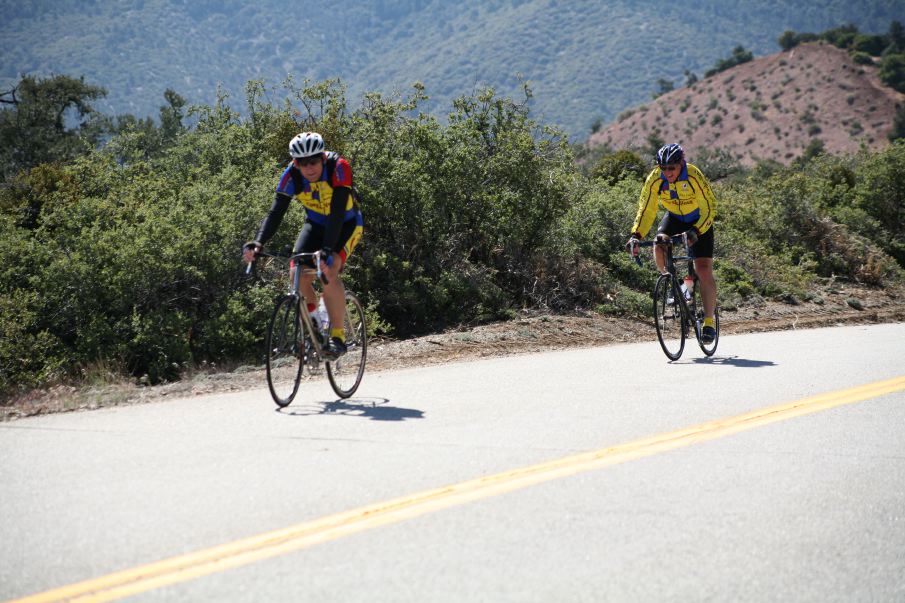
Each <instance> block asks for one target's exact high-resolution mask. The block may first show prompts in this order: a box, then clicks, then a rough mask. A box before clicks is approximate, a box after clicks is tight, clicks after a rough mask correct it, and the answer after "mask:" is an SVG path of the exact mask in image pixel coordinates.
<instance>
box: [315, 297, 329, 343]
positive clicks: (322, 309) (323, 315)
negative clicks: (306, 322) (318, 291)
mask: <svg viewBox="0 0 905 603" xmlns="http://www.w3.org/2000/svg"><path fill="white" fill-rule="evenodd" d="M314 315H315V317H316V318H317V325H318V327H319V328H320V330H321V336H322V337H323V338H324V341H326V337H327V333H329V332H330V315H329V314H327V306H325V305H324V298H323V296H321V299H320V302H318V304H317V310H315V311H314Z"/></svg>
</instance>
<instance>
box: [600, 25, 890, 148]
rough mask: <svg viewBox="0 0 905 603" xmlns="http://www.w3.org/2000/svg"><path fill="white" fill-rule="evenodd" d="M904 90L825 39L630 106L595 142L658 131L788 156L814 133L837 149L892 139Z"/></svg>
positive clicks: (690, 142)
mask: <svg viewBox="0 0 905 603" xmlns="http://www.w3.org/2000/svg"><path fill="white" fill-rule="evenodd" d="M903 102H905V94H901V93H899V92H896V91H895V90H893V89H892V88H889V87H887V86H885V85H884V84H883V83H882V82H881V81H880V79H879V77H878V76H877V68H876V67H875V66H871V65H866V66H865V65H859V64H857V63H855V62H854V61H852V59H851V57H850V56H849V54H848V52H846V51H845V50H842V49H839V48H836V47H835V46H832V45H830V44H826V43H823V42H817V43H811V44H803V45H801V46H798V47H796V48H794V49H792V50H790V51H787V52H780V53H778V54H774V55H771V56H768V57H763V58H759V59H755V60H753V61H750V62H748V63H744V64H742V65H739V66H737V67H734V68H732V69H729V70H727V71H724V72H722V73H718V74H716V75H714V76H711V77H709V78H706V79H703V80H700V81H698V82H697V83H695V84H694V85H692V86H690V87H687V88H681V89H678V90H674V91H672V92H669V93H667V94H664V95H663V96H660V97H659V98H657V99H656V100H653V101H651V102H650V103H647V104H645V105H642V106H640V107H638V108H636V109H635V110H633V111H625V112H623V113H622V114H621V115H620V116H619V118H617V121H616V122H614V123H612V124H609V125H608V126H606V127H605V128H602V129H601V130H600V131H598V132H597V133H595V134H593V135H592V136H591V137H590V139H589V141H588V144H589V145H590V146H592V147H594V146H598V145H602V144H606V145H609V146H610V147H612V148H613V150H618V149H623V148H630V149H639V148H647V147H648V146H649V144H648V143H647V138H648V136H650V135H655V136H657V137H658V138H659V139H661V140H663V141H665V142H674V141H675V142H679V143H681V144H682V145H683V146H685V147H686V148H687V149H688V151H689V153H688V154H689V159H690V160H691V161H694V155H695V150H696V149H704V148H711V149H715V148H723V149H726V150H728V151H729V152H731V153H732V155H733V156H735V157H737V158H738V159H739V160H740V161H741V163H742V164H743V165H748V166H750V165H753V164H755V163H756V162H757V161H759V160H762V159H772V160H775V161H779V162H781V163H784V164H787V163H789V162H790V161H791V160H792V159H794V158H795V157H798V156H800V155H801V154H802V151H804V149H805V148H806V147H807V145H808V143H809V142H810V141H811V139H813V138H819V139H821V140H822V141H823V143H824V148H825V150H826V151H828V152H830V153H848V152H853V151H857V150H858V148H859V147H860V146H861V145H864V146H866V147H868V148H870V149H874V150H876V149H880V148H882V147H884V146H886V145H888V144H889V140H888V139H887V134H888V133H889V132H890V130H891V128H892V122H893V117H894V115H895V112H896V109H897V107H898V106H900V105H901V104H902V103H903Z"/></svg>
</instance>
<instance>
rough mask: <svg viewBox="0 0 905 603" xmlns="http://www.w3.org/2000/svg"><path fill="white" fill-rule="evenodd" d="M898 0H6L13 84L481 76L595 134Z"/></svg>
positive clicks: (454, 80)
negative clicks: (304, 0) (791, 37)
mask: <svg viewBox="0 0 905 603" xmlns="http://www.w3.org/2000/svg"><path fill="white" fill-rule="evenodd" d="M900 9H901V1H900V0H844V1H843V0H814V1H811V2H802V1H800V0H764V1H763V2H758V3H756V4H755V3H750V2H743V1H740V0H697V1H696V2H694V3H691V4H683V5H679V4H676V3H674V2H669V1H667V0H649V1H646V2H640V1H637V0H612V1H610V2H607V3H599V2H596V1H595V0H574V1H571V2H565V1H564V0H462V1H461V2H458V3H455V4H451V3H448V2H443V1H441V0H368V1H366V0H350V1H349V2H347V3H345V4H343V5H342V6H338V7H336V8H334V9H331V10H329V11H325V10H307V9H306V7H305V5H304V4H294V3H286V2H283V1H282V0H280V1H278V0H259V2H256V3H254V4H249V3H247V2H242V1H240V0H219V1H218V2H209V1H206V0H193V1H192V2H187V1H185V0H120V1H118V2H116V3H109V2H104V1H102V0H58V1H57V2H55V3H54V4H53V5H52V6H51V5H46V4H45V3H42V2H37V1H31V2H29V1H28V0H0V16H3V17H4V18H3V19H0V38H2V39H3V40H4V41H5V42H6V44H5V47H4V52H3V53H2V54H0V88H5V89H8V88H9V87H11V86H12V85H14V84H15V83H16V82H17V81H18V79H19V78H20V77H21V76H22V75H25V74H28V75H37V76H48V75H51V74H64V75H70V76H74V77H78V76H81V75H84V76H85V77H86V80H87V81H88V82H89V83H91V84H95V85H100V86H103V87H105V88H106V89H107V90H108V93H109V94H108V97H107V98H106V99H103V100H102V101H100V102H98V103H97V107H98V108H99V109H101V110H103V111H105V112H114V113H124V112H129V113H133V114H136V115H138V116H142V117H143V116H147V115H152V116H156V115H157V110H158V108H159V107H160V106H161V105H162V104H163V93H164V91H165V90H166V89H167V88H171V89H173V90H175V91H176V92H177V93H178V94H180V95H181V96H183V97H184V98H186V100H187V101H188V102H189V103H203V104H213V103H214V102H216V100H217V94H218V90H222V91H224V92H228V93H229V94H230V97H231V101H230V103H231V104H234V105H241V104H242V99H243V98H244V85H245V83H246V82H247V81H249V80H252V79H264V80H265V81H266V82H267V83H268V84H269V85H271V86H272V85H275V84H278V83H279V82H281V81H283V80H284V79H285V78H286V76H287V75H288V74H291V75H292V76H293V78H294V79H295V81H297V82H298V81H302V80H304V79H305V78H308V79H310V80H312V81H320V80H323V79H327V78H336V77H338V78H341V79H342V81H343V83H344V84H345V85H346V86H347V87H348V98H349V99H350V101H351V103H352V104H357V102H358V100H359V99H360V98H361V96H362V95H363V93H365V92H369V91H380V92H383V93H390V92H392V91H393V90H396V89H403V90H405V89H408V88H409V86H411V84H413V83H414V82H415V81H421V82H422V83H423V84H424V85H425V89H426V93H427V94H428V95H429V96H430V97H431V100H430V101H428V102H427V103H425V105H424V109H425V110H426V111H429V112H432V113H435V114H439V115H445V114H446V113H448V112H449V111H450V110H451V100H452V99H454V98H456V97H458V96H461V95H465V94H469V93H471V92H472V91H473V90H474V89H475V88H481V87H484V86H491V87H493V88H495V90H496V91H497V93H498V94H500V95H505V96H513V97H516V98H518V97H520V79H519V75H520V76H521V78H523V79H524V80H526V81H527V82H529V84H530V86H531V89H532V91H533V93H534V96H533V98H532V99H531V103H530V106H531V110H532V115H533V117H534V118H535V119H536V120H537V121H538V122H540V123H543V124H550V125H556V126H559V127H562V128H563V129H564V130H565V131H566V132H567V133H568V134H569V135H570V137H572V138H574V139H584V138H585V137H587V135H588V134H589V132H590V130H591V125H592V123H594V121H595V120H597V119H604V120H611V119H612V118H614V117H615V116H616V115H617V114H618V113H619V112H621V111H623V110H625V109H626V108H628V107H631V106H634V105H637V104H638V103H639V102H641V101H643V100H644V99H645V98H646V97H648V96H649V94H650V92H651V91H653V90H654V89H655V87H656V82H657V79H658V78H666V79H671V80H673V81H681V78H682V74H683V71H684V70H686V69H688V70H691V71H696V72H698V73H701V72H702V71H704V70H705V69H707V68H709V67H710V66H711V65H713V64H714V62H715V61H716V60H718V59H720V58H721V57H724V56H726V55H728V54H729V52H730V51H731V49H732V48H733V47H734V46H736V45H737V44H743V45H744V46H745V47H746V48H747V49H749V50H751V51H752V52H754V53H755V54H756V55H763V54H765V53H769V52H772V51H773V50H774V49H776V48H777V38H778V36H779V35H780V34H781V33H782V32H783V31H784V30H785V29H793V30H796V31H823V30H825V29H827V28H830V27H836V26H839V25H842V24H843V23H845V22H848V21H851V22H853V23H855V24H856V25H857V26H858V27H859V28H861V29H862V30H863V31H875V32H880V31H884V30H885V29H886V28H887V27H888V26H889V22H890V20H891V19H893V18H899V17H900V14H899V13H901V10H900Z"/></svg>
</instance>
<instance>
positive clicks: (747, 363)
mask: <svg viewBox="0 0 905 603" xmlns="http://www.w3.org/2000/svg"><path fill="white" fill-rule="evenodd" d="M692 362H693V363H694V364H715V365H722V366H737V367H739V368H762V367H765V366H776V363H775V362H773V361H772V360H750V359H748V358H739V357H738V356H719V357H718V356H710V357H707V358H693V359H692Z"/></svg>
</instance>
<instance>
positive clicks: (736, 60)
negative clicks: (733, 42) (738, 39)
mask: <svg viewBox="0 0 905 603" xmlns="http://www.w3.org/2000/svg"><path fill="white" fill-rule="evenodd" d="M751 60H754V54H753V53H752V52H751V51H749V50H745V47H744V46H742V45H741V44H739V45H738V46H736V47H735V48H733V49H732V56H731V57H729V58H728V59H720V60H718V61H717V62H716V65H714V66H713V68H712V69H708V70H707V71H706V72H705V73H704V77H710V76H711V75H716V74H717V73H719V72H721V71H726V70H727V69H731V68H732V67H735V66H736V65H741V64H742V63H747V62H748V61H751Z"/></svg>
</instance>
